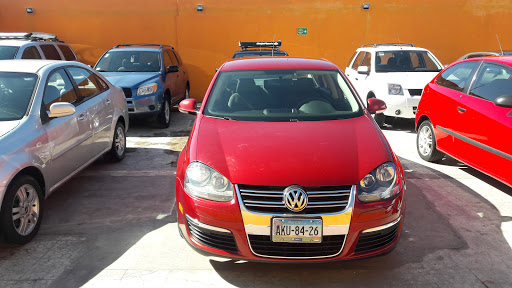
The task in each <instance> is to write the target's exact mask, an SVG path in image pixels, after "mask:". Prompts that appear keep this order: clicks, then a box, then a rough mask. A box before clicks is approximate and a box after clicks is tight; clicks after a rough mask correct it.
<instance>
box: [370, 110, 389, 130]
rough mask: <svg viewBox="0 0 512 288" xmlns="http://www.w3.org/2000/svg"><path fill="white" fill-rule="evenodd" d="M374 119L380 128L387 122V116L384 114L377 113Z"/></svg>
mask: <svg viewBox="0 0 512 288" xmlns="http://www.w3.org/2000/svg"><path fill="white" fill-rule="evenodd" d="M373 119H374V120H375V122H377V125H379V127H380V128H382V127H384V123H385V122H386V115H384V113H376V114H374V115H373Z"/></svg>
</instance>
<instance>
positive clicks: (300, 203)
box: [283, 185, 308, 212]
mask: <svg viewBox="0 0 512 288" xmlns="http://www.w3.org/2000/svg"><path fill="white" fill-rule="evenodd" d="M283 202H284V204H285V205H286V208H288V209H289V210H290V211H293V212H300V211H302V210H304V208H306V206H307V205H308V194H306V191H304V189H302V187H300V186H298V185H292V186H289V187H287V188H286V189H284V194H283Z"/></svg>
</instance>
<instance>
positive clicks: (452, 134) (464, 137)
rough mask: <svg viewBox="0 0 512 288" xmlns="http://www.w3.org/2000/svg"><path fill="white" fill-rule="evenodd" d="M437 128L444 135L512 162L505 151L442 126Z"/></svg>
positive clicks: (511, 157)
mask: <svg viewBox="0 0 512 288" xmlns="http://www.w3.org/2000/svg"><path fill="white" fill-rule="evenodd" d="M436 128H437V129H439V130H441V131H443V132H444V133H446V134H448V135H451V136H453V137H455V138H457V139H459V140H462V141H464V142H467V143H469V144H471V145H474V146H476V147H478V148H480V149H483V150H485V151H487V152H490V153H493V154H496V155H498V156H501V157H503V158H505V159H507V160H512V155H510V154H507V153H505V152H503V151H500V150H498V149H495V148H492V147H491V146H487V145H485V144H482V143H480V142H478V141H475V140H473V139H471V138H468V137H466V136H462V135H460V134H459V133H455V132H453V131H452V130H449V129H446V128H444V127H442V126H439V125H437V126H436Z"/></svg>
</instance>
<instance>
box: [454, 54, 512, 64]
mask: <svg viewBox="0 0 512 288" xmlns="http://www.w3.org/2000/svg"><path fill="white" fill-rule="evenodd" d="M467 61H489V62H496V63H502V64H505V65H508V66H512V56H506V55H505V56H488V57H475V58H470V59H464V60H462V61H459V62H467Z"/></svg>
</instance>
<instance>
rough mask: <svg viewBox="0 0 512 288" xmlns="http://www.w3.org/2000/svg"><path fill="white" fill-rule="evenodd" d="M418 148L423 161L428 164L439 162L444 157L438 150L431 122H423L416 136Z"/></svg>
mask: <svg viewBox="0 0 512 288" xmlns="http://www.w3.org/2000/svg"><path fill="white" fill-rule="evenodd" d="M416 148H417V150H418V154H419V155H420V157H421V159H423V160H425V161H428V162H437V161H439V160H441V159H442V158H443V156H444V154H443V152H441V151H439V150H437V148H436V135H435V133H434V127H433V126H432V123H431V122H430V121H428V120H427V121H423V122H422V123H421V125H420V127H419V129H418V134H417V136H416Z"/></svg>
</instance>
